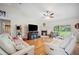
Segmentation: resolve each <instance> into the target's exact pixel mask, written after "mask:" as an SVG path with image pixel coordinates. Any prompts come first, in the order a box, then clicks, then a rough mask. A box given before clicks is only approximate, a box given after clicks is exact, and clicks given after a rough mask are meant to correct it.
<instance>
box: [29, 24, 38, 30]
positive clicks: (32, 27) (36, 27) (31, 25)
mask: <svg viewBox="0 0 79 59" xmlns="http://www.w3.org/2000/svg"><path fill="white" fill-rule="evenodd" d="M28 30H29V31H38V25H33V24H29V25H28Z"/></svg>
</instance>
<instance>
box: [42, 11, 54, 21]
mask: <svg viewBox="0 0 79 59" xmlns="http://www.w3.org/2000/svg"><path fill="white" fill-rule="evenodd" d="M43 16H44V17H45V18H46V19H51V18H54V13H53V12H52V11H49V10H46V11H44V13H43Z"/></svg>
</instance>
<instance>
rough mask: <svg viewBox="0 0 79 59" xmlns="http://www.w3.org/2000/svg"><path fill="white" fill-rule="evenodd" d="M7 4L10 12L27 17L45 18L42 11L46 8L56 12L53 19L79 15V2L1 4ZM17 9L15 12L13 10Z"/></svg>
mask: <svg viewBox="0 0 79 59" xmlns="http://www.w3.org/2000/svg"><path fill="white" fill-rule="evenodd" d="M0 6H6V8H7V9H8V10H9V12H11V13H13V14H16V13H18V16H23V17H24V18H27V19H43V18H42V17H43V16H42V13H43V11H45V10H52V11H53V12H54V18H53V19H67V18H76V17H78V16H79V12H78V10H79V8H78V7H79V4H77V3H75V4H74V3H26V4H24V3H17V4H11V3H9V4H7V3H6V4H0ZM13 11H15V12H13Z"/></svg>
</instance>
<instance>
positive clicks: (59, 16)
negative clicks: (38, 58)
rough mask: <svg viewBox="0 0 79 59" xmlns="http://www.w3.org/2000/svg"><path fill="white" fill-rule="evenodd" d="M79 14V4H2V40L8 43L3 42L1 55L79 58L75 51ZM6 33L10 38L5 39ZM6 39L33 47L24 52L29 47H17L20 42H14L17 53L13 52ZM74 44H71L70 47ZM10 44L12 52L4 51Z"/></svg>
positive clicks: (0, 18)
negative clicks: (71, 56)
mask: <svg viewBox="0 0 79 59" xmlns="http://www.w3.org/2000/svg"><path fill="white" fill-rule="evenodd" d="M78 10H79V4H78V3H0V35H1V36H0V39H4V40H2V42H1V40H0V45H1V46H0V48H1V50H0V51H1V53H0V54H2V55H5V54H7V55H8V54H9V55H10V54H11V55H16V54H17V55H20V54H21V55H27V54H28V55H75V54H79V50H77V48H75V47H76V44H77V43H78V42H79V12H78ZM5 33H8V34H9V35H5ZM6 36H9V38H10V39H11V41H16V39H17V37H18V39H19V41H20V42H22V43H24V44H25V45H27V46H29V47H25V48H24V46H25V45H24V46H23V47H22V46H21V47H18V46H17V47H16V44H17V43H18V42H19V41H16V42H14V46H15V48H17V50H16V51H17V52H16V51H15V49H14V48H13V49H10V48H11V47H9V46H11V45H10V44H8V43H7V41H8V40H6V39H5V38H1V37H6ZM70 38H72V40H71V39H70ZM66 39H68V40H69V41H68V40H66ZM4 41H5V43H4ZM9 41H10V40H9ZM66 41H67V42H66ZM70 41H71V44H69V43H70ZM63 42H65V43H66V44H64V43H63ZM9 43H10V42H9ZM7 44H8V47H9V48H4V47H6V46H5V45H7ZM11 44H12V43H11ZM18 44H19V43H18ZM67 44H68V45H67ZM59 45H63V46H66V45H67V46H68V48H67V49H65V48H64V47H63V48H62V49H61V47H62V46H60V47H59ZM78 45H79V44H78ZM19 46H20V44H19ZM21 48H23V49H21ZM78 48H79V47H78ZM8 49H9V51H8ZM75 49H76V51H75V52H74V50H75ZM2 50H3V52H4V53H2ZM5 50H7V51H5ZM72 50H73V53H72ZM5 52H6V53H5ZM9 52H10V53H9Z"/></svg>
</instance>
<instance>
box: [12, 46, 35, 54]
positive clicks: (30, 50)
mask: <svg viewBox="0 0 79 59" xmlns="http://www.w3.org/2000/svg"><path fill="white" fill-rule="evenodd" d="M24 54H27V55H30V54H34V46H28V47H26V48H24V49H22V50H20V51H17V52H16V53H13V54H12V55H24Z"/></svg>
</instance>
